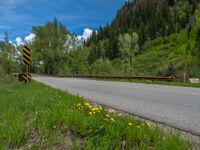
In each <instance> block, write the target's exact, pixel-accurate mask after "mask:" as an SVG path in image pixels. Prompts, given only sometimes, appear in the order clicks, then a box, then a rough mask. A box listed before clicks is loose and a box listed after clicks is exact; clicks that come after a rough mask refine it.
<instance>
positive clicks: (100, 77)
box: [59, 75, 177, 82]
mask: <svg viewBox="0 0 200 150" xmlns="http://www.w3.org/2000/svg"><path fill="white" fill-rule="evenodd" d="M59 77H68V78H88V79H111V80H151V81H168V82H172V81H175V80H176V79H177V77H176V76H169V77H142V76H139V77H131V76H130V77H127V76H81V75H75V76H59Z"/></svg>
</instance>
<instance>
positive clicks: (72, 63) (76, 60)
mask: <svg viewBox="0 0 200 150" xmlns="http://www.w3.org/2000/svg"><path fill="white" fill-rule="evenodd" d="M89 52H90V49H88V48H85V49H83V48H81V47H79V48H78V49H77V50H72V51H71V52H69V55H68V57H67V58H68V60H69V70H70V72H71V73H72V74H73V75H85V74H87V73H88V68H89V64H88V57H89Z"/></svg>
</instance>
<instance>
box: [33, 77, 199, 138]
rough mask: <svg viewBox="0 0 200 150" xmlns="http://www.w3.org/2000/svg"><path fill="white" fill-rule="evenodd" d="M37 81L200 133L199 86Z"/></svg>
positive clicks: (196, 133)
mask: <svg viewBox="0 0 200 150" xmlns="http://www.w3.org/2000/svg"><path fill="white" fill-rule="evenodd" d="M33 79H34V80H37V81H39V82H42V83H45V84H47V85H49V86H52V87H55V88H59V89H61V90H64V91H68V92H70V93H72V94H74V95H81V96H83V97H84V98H87V99H89V100H91V101H93V102H96V103H99V104H103V105H107V106H109V107H113V108H116V109H119V110H122V111H125V112H129V113H131V114H134V115H137V116H139V117H142V118H145V119H149V120H152V121H156V122H158V123H162V124H165V125H168V126H171V127H174V128H177V129H180V130H183V131H188V132H190V133H193V134H195V135H199V136H200V88H187V87H176V86H163V85H150V84H138V83H128V82H112V81H96V80H89V79H77V78H55V77H47V76H39V75H34V76H33Z"/></svg>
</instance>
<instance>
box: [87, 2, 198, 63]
mask: <svg viewBox="0 0 200 150" xmlns="http://www.w3.org/2000/svg"><path fill="white" fill-rule="evenodd" d="M195 10H196V1H195V0H191V1H189V0H188V1H186V0H180V1H175V0H168V1H167V0H136V1H128V2H126V3H125V4H124V5H123V6H122V8H121V9H120V10H119V11H118V13H117V15H116V18H115V19H114V20H113V21H112V23H111V24H110V25H107V26H105V27H100V29H99V31H98V32H97V33H96V32H93V35H92V36H91V38H90V39H89V40H88V41H87V42H86V45H89V46H91V47H93V49H94V51H93V53H94V54H92V57H91V58H92V59H91V60H90V62H93V61H95V59H96V58H100V57H102V55H103V56H105V57H108V58H110V59H114V58H116V57H119V56H120V50H119V46H118V42H119V40H118V37H119V35H120V34H124V33H129V34H132V33H133V32H137V34H138V36H139V41H138V42H139V46H140V47H141V48H142V46H143V44H144V43H145V42H146V41H150V40H153V39H155V38H157V37H164V36H168V35H170V34H172V33H179V32H180V31H181V30H182V29H185V28H187V27H189V26H190V25H191V24H192V23H193V22H194V18H193V14H194V12H195ZM102 49H105V50H104V51H103V50H102Z"/></svg>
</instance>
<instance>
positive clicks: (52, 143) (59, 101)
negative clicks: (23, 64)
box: [0, 82, 192, 150]
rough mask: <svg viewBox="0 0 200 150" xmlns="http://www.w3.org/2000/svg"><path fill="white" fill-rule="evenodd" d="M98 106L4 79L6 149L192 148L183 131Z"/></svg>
mask: <svg viewBox="0 0 200 150" xmlns="http://www.w3.org/2000/svg"><path fill="white" fill-rule="evenodd" d="M79 103H80V104H79ZM96 107H97V108H96ZM96 107H95V106H94V105H92V104H87V103H86V102H85V101H84V100H83V98H81V97H79V96H72V95H70V94H67V93H65V92H62V91H59V90H56V89H53V88H50V87H48V86H45V85H43V84H39V83H37V82H31V83H30V84H26V85H25V84H24V83H15V84H14V83H0V149H19V148H20V149H27V148H32V149H53V148H57V149H62V148H63V149H66V148H67V147H68V148H69V147H70V148H71V149H86V150H92V149H95V150H96V149H99V150H100V149H102V150H105V149H109V150H110V149H122V148H123V147H124V148H125V149H143V150H146V149H156V150H171V149H179V150H182V149H183V150H186V149H192V144H191V143H190V142H188V141H186V140H183V139H181V138H180V136H179V135H178V134H175V133H164V132H163V131H162V130H161V129H159V128H158V127H153V126H152V125H151V126H149V123H147V122H145V121H141V120H139V119H137V118H135V117H133V116H123V115H122V116H120V114H119V112H116V111H113V110H109V111H110V112H109V111H108V110H106V109H104V108H102V109H101V108H100V106H96ZM94 108H95V109H94ZM107 114H108V115H109V116H108V115H107ZM106 115H107V116H106ZM130 123H131V124H130Z"/></svg>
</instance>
